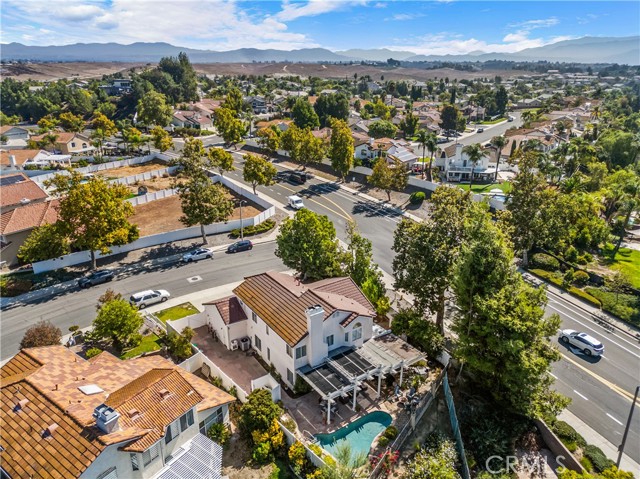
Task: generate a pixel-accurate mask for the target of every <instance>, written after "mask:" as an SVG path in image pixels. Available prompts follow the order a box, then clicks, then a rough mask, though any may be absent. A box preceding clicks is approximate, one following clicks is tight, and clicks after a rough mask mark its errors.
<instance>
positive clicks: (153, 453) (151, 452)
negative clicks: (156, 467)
mask: <svg viewBox="0 0 640 479" xmlns="http://www.w3.org/2000/svg"><path fill="white" fill-rule="evenodd" d="M157 457H158V443H155V444H154V445H153V446H151V447H150V448H149V449H147V450H146V451H144V452H143V453H142V463H143V464H144V467H147V466H148V465H149V464H151V463H152V462H153V461H154V460H155V459H156V458H157Z"/></svg>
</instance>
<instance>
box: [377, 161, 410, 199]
mask: <svg viewBox="0 0 640 479" xmlns="http://www.w3.org/2000/svg"><path fill="white" fill-rule="evenodd" d="M367 181H368V182H369V183H371V184H372V185H373V186H374V187H376V188H378V189H380V190H383V191H384V192H385V193H387V199H388V201H389V202H390V201H391V190H396V191H403V190H404V189H405V188H406V187H407V182H408V181H409V175H408V173H407V170H406V169H405V167H404V165H403V164H402V162H401V161H400V160H398V159H397V158H394V160H393V166H390V165H389V163H388V162H387V160H386V159H385V158H380V159H379V160H378V161H376V163H375V165H374V166H373V173H372V174H371V176H369V177H368V178H367Z"/></svg>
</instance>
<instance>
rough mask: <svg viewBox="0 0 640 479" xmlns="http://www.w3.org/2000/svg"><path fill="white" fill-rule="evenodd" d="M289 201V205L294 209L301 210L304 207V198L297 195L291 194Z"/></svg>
mask: <svg viewBox="0 0 640 479" xmlns="http://www.w3.org/2000/svg"><path fill="white" fill-rule="evenodd" d="M287 200H288V201H289V206H290V207H291V208H293V209H294V210H300V209H302V208H304V203H303V202H302V198H300V197H299V196H297V195H291V196H289V197H288V198H287Z"/></svg>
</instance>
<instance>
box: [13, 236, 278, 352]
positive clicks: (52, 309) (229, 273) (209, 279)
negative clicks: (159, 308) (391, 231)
mask: <svg viewBox="0 0 640 479" xmlns="http://www.w3.org/2000/svg"><path fill="white" fill-rule="evenodd" d="M275 248H276V246H275V243H267V244H258V245H256V246H255V247H254V248H253V250H251V251H246V252H242V253H236V254H225V253H217V254H216V255H215V257H214V259H213V260H207V261H199V262H197V263H190V264H184V263H181V262H175V263H171V264H167V265H165V266H162V267H159V268H157V269H155V270H153V271H148V272H144V273H138V274H135V275H133V276H124V277H123V276H119V277H118V278H116V280H115V281H113V282H111V283H107V284H103V285H99V286H94V287H92V288H89V289H79V288H77V289H73V290H70V291H68V292H67V293H63V294H60V295H58V296H54V297H48V298H43V299H42V300H36V301H34V302H32V303H29V304H26V305H22V306H20V307H17V308H14V309H10V310H7V311H3V312H2V317H1V319H0V328H1V332H2V334H1V336H0V347H1V351H0V358H1V359H3V360H4V359H6V358H9V357H11V356H13V355H14V354H16V353H17V352H18V349H19V344H20V340H21V339H22V336H23V335H24V332H25V330H26V329H28V328H30V327H31V326H32V325H34V324H35V323H37V322H38V321H40V320H41V319H48V320H49V321H51V322H52V323H53V324H55V325H56V326H58V327H59V328H60V329H61V330H62V333H63V334H66V333H67V332H68V329H69V326H73V325H77V326H80V327H81V328H84V327H87V326H90V325H91V323H92V321H93V320H94V318H95V316H96V304H97V301H98V298H99V297H100V296H101V295H102V294H103V293H104V292H105V291H106V290H107V289H108V288H111V289H113V290H114V291H116V292H119V293H122V295H123V296H124V297H125V298H128V297H129V296H130V295H131V294H133V293H135V292H138V291H143V290H145V289H159V288H162V289H166V290H168V291H169V293H170V294H171V295H172V296H182V295H185V294H189V293H193V292H194V291H198V290H203V289H208V288H213V287H215V286H221V285H225V284H228V283H233V282H235V281H241V280H242V279H243V278H244V277H245V276H249V275H252V274H258V273H262V272H264V271H269V270H276V271H282V270H285V269H286V268H285V267H284V265H283V264H282V262H281V261H280V259H279V258H277V257H276V256H275V255H274V254H273V253H274V251H275ZM195 276H199V277H201V278H202V279H201V280H200V281H198V282H194V283H190V282H189V281H187V279H188V278H193V277H195Z"/></svg>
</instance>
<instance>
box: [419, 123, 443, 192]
mask: <svg viewBox="0 0 640 479" xmlns="http://www.w3.org/2000/svg"><path fill="white" fill-rule="evenodd" d="M417 137H418V144H419V145H420V146H422V177H423V178H424V176H425V168H424V159H425V150H429V153H431V158H430V159H429V174H428V175H427V180H428V181H433V179H432V177H431V165H432V164H433V154H434V153H435V151H436V150H437V149H438V138H437V137H436V135H435V134H434V133H430V132H428V131H427V130H424V129H422V130H420V131H418V134H417Z"/></svg>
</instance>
